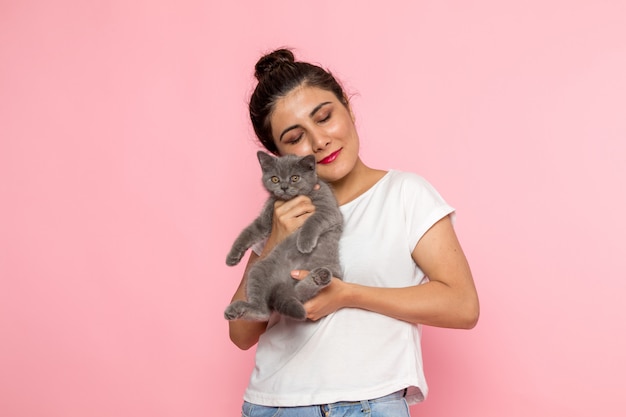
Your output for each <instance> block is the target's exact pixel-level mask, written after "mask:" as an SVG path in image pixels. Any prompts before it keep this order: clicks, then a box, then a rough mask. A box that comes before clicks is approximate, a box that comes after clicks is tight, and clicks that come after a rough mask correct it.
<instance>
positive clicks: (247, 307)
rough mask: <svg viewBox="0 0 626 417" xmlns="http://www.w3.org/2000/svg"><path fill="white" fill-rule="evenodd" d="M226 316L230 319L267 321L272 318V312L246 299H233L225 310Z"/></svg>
mask: <svg viewBox="0 0 626 417" xmlns="http://www.w3.org/2000/svg"><path fill="white" fill-rule="evenodd" d="M224 318H225V319H226V320H229V321H232V320H249V321H267V320H269V318H270V314H269V312H268V311H262V310H261V309H259V308H256V307H255V306H253V305H252V304H250V303H248V302H246V301H233V302H232V303H231V304H230V305H229V306H228V307H226V310H224Z"/></svg>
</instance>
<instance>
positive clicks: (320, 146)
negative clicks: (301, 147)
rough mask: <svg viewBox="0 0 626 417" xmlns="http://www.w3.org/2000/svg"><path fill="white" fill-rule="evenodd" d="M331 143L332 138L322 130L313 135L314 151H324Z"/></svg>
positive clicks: (312, 144) (312, 145)
mask: <svg viewBox="0 0 626 417" xmlns="http://www.w3.org/2000/svg"><path fill="white" fill-rule="evenodd" d="M329 144H330V138H329V137H328V136H326V135H325V134H324V133H322V132H316V133H314V134H312V135H311V147H312V148H313V152H319V151H323V150H324V149H325V148H326V147H327V146H328V145H329Z"/></svg>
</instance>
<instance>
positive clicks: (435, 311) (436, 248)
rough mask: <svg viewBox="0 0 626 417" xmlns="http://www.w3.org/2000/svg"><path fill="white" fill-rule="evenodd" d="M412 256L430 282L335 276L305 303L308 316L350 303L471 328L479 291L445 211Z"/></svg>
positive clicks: (418, 320)
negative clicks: (393, 284) (383, 282)
mask: <svg viewBox="0 0 626 417" xmlns="http://www.w3.org/2000/svg"><path fill="white" fill-rule="evenodd" d="M412 257H413V259H414V261H415V262H416V263H417V264H418V265H419V266H420V268H421V269H422V270H423V271H424V273H425V274H426V275H427V276H428V278H429V280H430V281H429V282H427V283H425V284H422V285H416V286H412V287H405V288H378V287H367V286H363V285H358V284H354V283H346V282H343V281H341V280H338V279H336V278H335V279H333V282H332V283H331V285H329V286H328V287H326V288H324V290H322V291H321V292H320V294H319V295H318V296H316V297H315V298H313V299H312V300H310V301H308V302H307V303H306V304H305V307H306V309H307V313H308V315H307V317H308V318H310V319H312V320H318V319H320V318H321V317H324V316H326V315H328V314H330V313H331V312H333V311H336V310H338V309H340V308H343V307H354V308H361V309H364V310H370V311H374V312H376V313H380V314H384V315H386V316H389V317H394V318H397V319H399V320H404V321H408V322H411V323H420V324H425V325H429V326H437V327H449V328H462V329H470V328H472V327H474V326H475V325H476V323H477V321H478V316H479V302H478V295H477V293H476V288H475V286H474V280H473V278H472V273H471V271H470V268H469V264H468V262H467V259H466V258H465V255H464V254H463V250H462V249H461V245H460V244H459V241H458V239H457V236H456V233H455V232H454V228H453V227H452V222H451V221H450V217H449V216H446V217H445V218H443V219H441V220H440V221H439V222H437V223H435V225H433V226H432V227H431V228H430V229H429V230H428V231H427V232H426V234H424V236H423V237H422V238H421V239H420V241H419V242H418V244H417V245H416V247H415V249H414V250H413V253H412Z"/></svg>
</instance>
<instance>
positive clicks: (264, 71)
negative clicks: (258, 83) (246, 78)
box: [254, 49, 295, 80]
mask: <svg viewBox="0 0 626 417" xmlns="http://www.w3.org/2000/svg"><path fill="white" fill-rule="evenodd" d="M294 62H295V57H294V56H293V53H292V52H291V51H290V50H289V49H277V50H275V51H273V52H270V53H269V54H267V55H264V56H262V57H261V59H259V61H258V62H257V63H256V65H255V66H254V76H255V77H256V79H257V80H261V79H262V78H263V77H265V76H267V75H268V74H269V73H271V72H272V71H274V70H275V69H276V68H278V67H281V66H283V65H290V64H293V63H294Z"/></svg>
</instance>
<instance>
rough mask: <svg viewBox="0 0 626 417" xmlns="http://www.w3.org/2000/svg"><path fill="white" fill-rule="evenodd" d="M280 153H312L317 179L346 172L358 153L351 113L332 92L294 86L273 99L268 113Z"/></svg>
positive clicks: (342, 175) (352, 165)
mask: <svg viewBox="0 0 626 417" xmlns="http://www.w3.org/2000/svg"><path fill="white" fill-rule="evenodd" d="M270 123H271V126H272V136H273V137H274V142H275V143H276V147H277V148H278V152H279V153H280V154H281V155H286V154H293V155H300V156H305V155H315V159H316V161H317V173H318V175H319V176H320V178H322V179H324V180H326V181H328V182H331V183H332V182H334V181H337V180H340V179H342V178H344V177H345V176H346V175H347V174H349V173H350V172H351V171H352V169H353V168H354V166H355V165H356V162H357V160H358V157H359V156H358V155H359V137H358V135H357V132H356V127H355V126H354V119H353V117H352V114H351V112H350V111H349V110H348V109H347V108H346V106H344V105H343V104H342V103H341V102H340V101H339V100H337V97H335V95H334V94H333V93H332V92H330V91H327V90H322V89H320V88H317V87H304V86H301V87H297V88H295V89H294V90H292V91H291V92H290V93H289V94H287V95H286V96H285V97H283V98H281V99H280V100H278V101H277V102H276V105H275V106H274V112H273V113H272V115H271V116H270Z"/></svg>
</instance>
